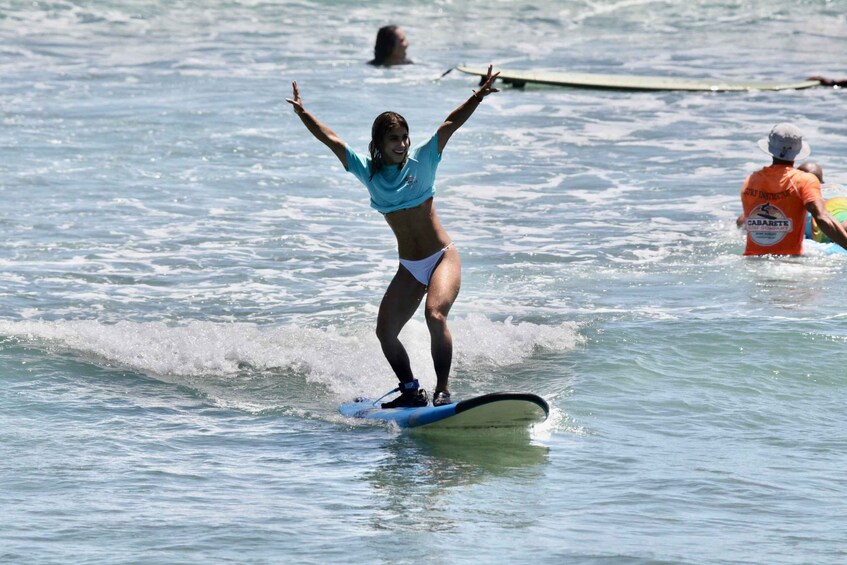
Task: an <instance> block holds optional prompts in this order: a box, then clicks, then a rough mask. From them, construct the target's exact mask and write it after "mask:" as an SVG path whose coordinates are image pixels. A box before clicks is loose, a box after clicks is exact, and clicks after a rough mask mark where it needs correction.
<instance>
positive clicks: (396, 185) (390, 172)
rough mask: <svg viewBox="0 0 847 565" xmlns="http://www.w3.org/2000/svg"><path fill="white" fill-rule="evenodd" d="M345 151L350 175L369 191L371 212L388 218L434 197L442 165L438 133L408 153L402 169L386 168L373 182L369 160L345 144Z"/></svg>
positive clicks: (397, 166) (375, 176)
mask: <svg viewBox="0 0 847 565" xmlns="http://www.w3.org/2000/svg"><path fill="white" fill-rule="evenodd" d="M344 149H345V151H346V153H347V171H348V172H350V173H352V174H353V175H355V176H356V178H357V179H359V180H360V181H361V182H362V184H364V185H365V186H366V187H367V189H368V192H369V193H370V195H371V208H373V209H375V210H377V211H379V212H382V213H383V214H389V213H391V212H395V211H397V210H402V209H404V208H414V207H415V206H417V205H419V204H421V203H423V202H425V201H427V200H429V199H430V198H432V197H433V196H434V195H435V171H436V169H438V163H440V162H441V154H440V153H439V152H438V132H436V133H434V134H432V136H431V137H430V138H429V139H427V140H426V141H425V142H423V143H421V144H420V145H416V146H415V147H413V148H412V149H411V150H409V157H408V159H406V162H405V163H404V164H403V167H400V166H399V165H386V166H384V167H383V168H382V169H381V170H380V171H379V172H378V173H376V174H375V175H374V176H373V178H371V159H370V157H362V156H361V155H359V154H358V153H356V152H355V151H353V150H352V149H350V146H349V145H346V144H345V146H344Z"/></svg>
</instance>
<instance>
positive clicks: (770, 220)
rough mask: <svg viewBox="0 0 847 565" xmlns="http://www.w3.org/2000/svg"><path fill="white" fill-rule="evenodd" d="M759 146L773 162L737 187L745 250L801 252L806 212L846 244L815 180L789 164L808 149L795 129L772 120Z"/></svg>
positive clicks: (746, 252) (748, 252)
mask: <svg viewBox="0 0 847 565" xmlns="http://www.w3.org/2000/svg"><path fill="white" fill-rule="evenodd" d="M758 145H759V149H761V150H762V151H764V152H765V153H767V154H768V155H770V156H771V157H772V158H773V162H772V163H771V165H770V166H768V167H765V168H763V169H761V170H759V171H756V172H755V173H753V174H751V175H750V176H749V177H747V180H746V181H745V182H744V186H743V187H742V189H741V204H742V206H743V207H744V213H743V214H742V216H743V218H742V219H743V227H744V228H746V230H747V245H746V247H745V249H744V255H771V254H772V255H802V253H803V237H804V235H805V231H806V230H805V226H806V212H809V213H811V214H812V218H814V220H815V224H816V225H817V226H818V228H819V229H820V230H821V231H822V232H823V233H824V234H826V235H827V237H829V239H830V240H832V241H833V242H835V243H837V244H838V245H840V246H841V247H843V248H845V249H847V231H845V229H844V226H843V225H841V224H840V223H839V222H838V221H837V220H836V219H835V218H833V217H832V215H831V214H830V213H829V211H828V210H827V208H826V205H825V204H824V200H823V197H822V196H821V183H820V180H818V178H817V177H816V176H815V175H814V174H811V173H807V172H805V171H801V170H799V169H795V168H794V161H795V160H796V159H804V158H806V157H808V155H809V153H810V152H811V148H810V147H809V144H808V143H806V141H805V140H804V139H803V134H802V133H801V132H800V130H799V129H798V128H797V127H795V126H794V125H792V124H787V123H782V124H777V125H775V126H774V127H773V129H771V131H770V134H769V135H768V137H766V138H764V139H760V140H759V142H758Z"/></svg>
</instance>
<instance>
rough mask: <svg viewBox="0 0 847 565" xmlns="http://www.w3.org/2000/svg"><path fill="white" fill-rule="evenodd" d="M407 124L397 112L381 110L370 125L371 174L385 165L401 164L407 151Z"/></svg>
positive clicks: (408, 143)
mask: <svg viewBox="0 0 847 565" xmlns="http://www.w3.org/2000/svg"><path fill="white" fill-rule="evenodd" d="M409 145H410V142H409V124H408V122H406V118H404V117H403V116H401V115H400V114H398V113H397V112H383V113H382V114H380V115H379V116H377V117H376V119H375V120H374V123H373V126H372V127H371V142H370V144H369V145H368V151H370V154H371V176H373V175H374V174H375V173H377V172H378V171H379V170H380V169H382V167H383V166H385V165H402V164H403V163H404V162H405V161H406V157H407V155H408V153H409Z"/></svg>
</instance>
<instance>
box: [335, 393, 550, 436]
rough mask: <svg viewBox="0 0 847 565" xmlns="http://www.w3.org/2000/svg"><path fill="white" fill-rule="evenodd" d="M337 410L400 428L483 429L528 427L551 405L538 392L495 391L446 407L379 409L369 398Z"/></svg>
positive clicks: (542, 419)
mask: <svg viewBox="0 0 847 565" xmlns="http://www.w3.org/2000/svg"><path fill="white" fill-rule="evenodd" d="M338 411H339V412H341V414H343V415H344V416H348V417H350V418H364V419H367V420H382V421H385V422H393V423H394V424H396V425H397V426H399V427H401V428H420V427H423V426H426V428H427V429H450V428H454V429H458V428H465V429H474V428H475V429H480V428H528V427H530V426H532V425H535V424H539V423H541V422H543V421H544V420H546V419H547V416H548V415H549V414H550V407H549V406H548V405H547V401H545V400H544V399H543V398H541V397H540V396H538V395H536V394H532V393H526V392H494V393H491V394H484V395H482V396H476V397H474V398H468V399H466V400H460V401H459V402H455V403H453V404H447V405H444V406H423V407H420V408H380V406H379V403H375V401H373V400H371V399H368V398H357V399H356V400H355V401H354V402H348V403H346V404H342V405H341V406H340V407H339V408H338Z"/></svg>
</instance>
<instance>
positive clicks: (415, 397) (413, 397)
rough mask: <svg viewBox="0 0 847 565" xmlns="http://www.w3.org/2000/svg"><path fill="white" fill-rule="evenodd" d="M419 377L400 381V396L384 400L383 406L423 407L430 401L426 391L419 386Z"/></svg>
mask: <svg viewBox="0 0 847 565" xmlns="http://www.w3.org/2000/svg"><path fill="white" fill-rule="evenodd" d="M419 387H420V385H419V384H418V379H414V380H411V381H409V382H406V383H400V386H399V387H398V389H399V390H400V391H401V392H400V396H398V397H397V398H395V399H394V400H391V401H389V402H383V403H382V407H383V408H421V407H423V406H426V405H427V404H428V403H429V397H428V396H427V394H426V391H425V390H424V389H422V388H419Z"/></svg>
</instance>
